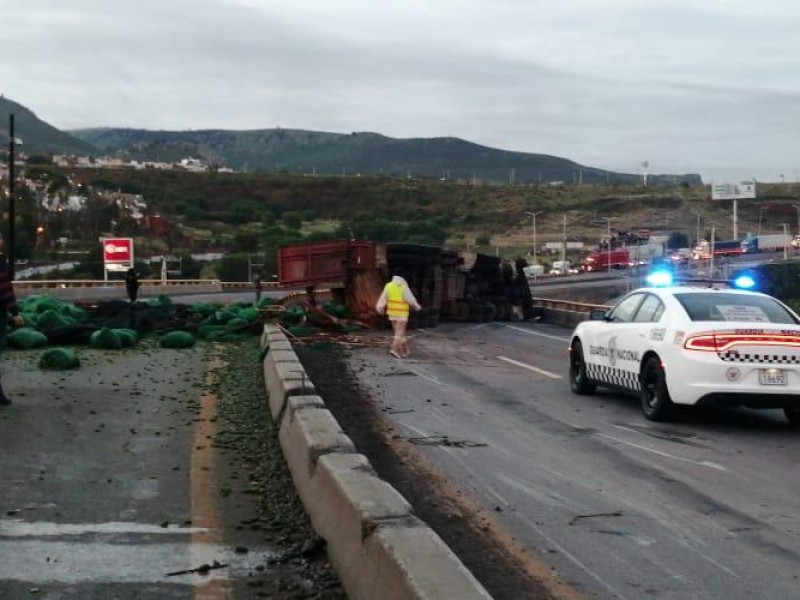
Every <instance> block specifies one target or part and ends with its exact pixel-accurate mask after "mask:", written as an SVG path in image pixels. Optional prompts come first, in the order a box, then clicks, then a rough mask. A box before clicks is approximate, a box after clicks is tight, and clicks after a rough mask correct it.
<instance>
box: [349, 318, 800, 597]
mask: <svg viewBox="0 0 800 600" xmlns="http://www.w3.org/2000/svg"><path fill="white" fill-rule="evenodd" d="M567 337H568V331H566V330H564V329H560V328H557V327H554V326H547V325H542V324H528V323H523V324H512V323H507V324H500V323H493V324H481V325H447V326H443V327H439V328H437V329H435V330H429V331H422V332H413V339H412V342H411V343H412V350H413V351H414V355H413V356H412V358H411V359H409V360H407V361H397V360H395V359H391V358H390V357H388V356H387V355H386V354H385V353H384V352H383V351H382V350H380V349H375V348H371V349H364V350H359V351H357V352H353V353H352V354H351V356H350V358H349V361H350V363H351V368H352V370H353V372H354V373H356V374H357V376H358V378H359V381H360V382H361V384H362V385H363V386H365V387H367V388H368V389H370V390H371V392H372V395H373V397H374V398H375V399H376V401H377V402H379V403H380V405H381V407H382V408H383V409H384V411H385V414H386V415H387V418H389V419H391V420H392V422H393V424H394V425H396V427H397V428H398V429H399V431H400V432H401V433H403V434H404V435H405V436H407V437H409V438H417V439H416V440H415V441H417V442H424V443H426V445H423V446H421V448H422V449H423V451H424V452H425V454H426V456H428V458H429V459H431V460H432V461H433V462H434V464H436V465H437V467H438V468H439V469H440V470H441V471H442V472H443V473H444V474H446V475H447V476H448V477H450V478H451V479H452V480H453V481H454V482H455V483H456V484H457V485H458V486H459V487H460V488H461V489H462V490H465V491H467V492H469V494H470V495H471V496H472V497H473V498H474V499H475V500H476V501H478V502H479V503H480V504H481V505H483V506H484V507H485V508H486V509H488V510H492V511H495V512H496V514H497V517H498V519H499V520H500V521H501V523H502V524H503V525H505V527H506V528H507V529H508V530H509V531H510V532H513V534H514V535H515V537H516V538H517V539H518V540H519V541H520V542H522V543H523V544H525V545H526V546H527V547H529V548H530V549H532V550H534V551H535V552H536V553H538V554H539V555H540V556H542V557H543V558H544V560H545V561H546V562H547V563H548V564H550V565H551V566H552V567H553V568H554V569H555V570H556V571H557V572H558V573H559V574H560V575H561V577H562V578H563V579H564V580H565V581H567V582H568V583H570V584H571V585H572V586H573V587H575V588H576V589H577V590H578V591H580V592H583V593H585V594H586V596H588V597H593V598H626V599H629V600H632V599H636V598H642V597H658V598H675V599H678V598H680V599H686V598H698V599H709V600H710V599H716V598H720V597H725V598H727V599H729V600H736V599H740V598H741V599H745V598H752V597H768V598H774V599H782V598H787V599H788V598H796V597H797V596H798V594H797V584H798V575H797V564H798V558H800V538H799V537H798V532H800V496H799V495H798V491H800V485H798V484H797V482H796V477H795V472H796V464H797V462H798V460H799V459H800V438H798V434H797V433H796V432H794V431H792V430H791V429H790V428H789V427H788V425H787V424H786V422H785V421H784V420H783V417H782V415H781V414H780V413H779V412H777V411H763V412H755V411H744V410H742V411H733V410H731V411H702V412H701V411H694V410H688V411H685V412H682V414H681V415H680V416H679V418H678V420H677V421H675V422H673V423H669V424H657V423H651V422H648V421H646V420H645V419H644V417H643V416H642V415H641V413H640V411H639V408H638V403H637V401H636V400H635V399H634V398H632V397H626V396H623V395H619V394H615V393H611V392H603V391H602V390H601V391H600V392H599V393H598V394H597V395H596V396H595V397H579V396H575V395H573V394H571V392H570V391H569V387H568V383H567V380H566V373H565V372H566V349H567ZM364 367H366V368H364ZM436 436H448V438H449V440H450V441H451V442H452V441H456V442H458V441H463V442H466V444H465V446H466V447H457V446H438V445H435V444H434V445H427V443H430V442H435V440H436ZM476 444H477V446H476ZM480 444H485V446H480Z"/></svg>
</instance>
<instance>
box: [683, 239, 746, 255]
mask: <svg viewBox="0 0 800 600" xmlns="http://www.w3.org/2000/svg"><path fill="white" fill-rule="evenodd" d="M745 248H747V249H745ZM743 252H756V247H755V243H754V242H753V241H752V240H751V241H748V242H747V246H745V242H744V240H723V241H717V242H714V256H738V255H739V254H742V253H743ZM692 258H693V259H695V260H701V259H707V258H711V243H710V242H709V241H708V240H702V241H701V242H700V243H699V244H697V246H695V247H694V249H693V250H692Z"/></svg>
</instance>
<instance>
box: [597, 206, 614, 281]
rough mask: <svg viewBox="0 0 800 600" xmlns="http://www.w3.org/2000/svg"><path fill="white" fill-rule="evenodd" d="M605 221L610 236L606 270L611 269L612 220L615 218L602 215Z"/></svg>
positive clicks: (607, 247) (607, 233)
mask: <svg viewBox="0 0 800 600" xmlns="http://www.w3.org/2000/svg"><path fill="white" fill-rule="evenodd" d="M600 218H601V219H603V221H605V222H606V235H607V236H608V245H607V246H606V253H607V256H606V258H608V261H607V264H606V270H607V271H611V221H613V220H614V217H600Z"/></svg>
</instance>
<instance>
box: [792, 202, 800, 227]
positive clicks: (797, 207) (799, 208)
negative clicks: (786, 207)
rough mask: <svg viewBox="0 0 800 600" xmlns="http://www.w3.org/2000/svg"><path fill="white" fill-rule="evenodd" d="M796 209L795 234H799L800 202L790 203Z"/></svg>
mask: <svg viewBox="0 0 800 600" xmlns="http://www.w3.org/2000/svg"><path fill="white" fill-rule="evenodd" d="M792 206H794V207H795V208H796V209H797V235H800V204H792Z"/></svg>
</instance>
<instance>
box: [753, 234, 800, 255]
mask: <svg viewBox="0 0 800 600" xmlns="http://www.w3.org/2000/svg"><path fill="white" fill-rule="evenodd" d="M790 244H791V245H793V240H792V236H790V235H784V234H783V233H770V234H767V235H751V234H749V233H748V234H747V237H745V238H744V239H743V240H742V252H744V253H751V252H776V251H780V250H783V249H784V248H786V247H787V246H789V245H790Z"/></svg>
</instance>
